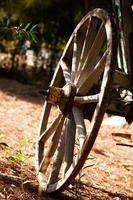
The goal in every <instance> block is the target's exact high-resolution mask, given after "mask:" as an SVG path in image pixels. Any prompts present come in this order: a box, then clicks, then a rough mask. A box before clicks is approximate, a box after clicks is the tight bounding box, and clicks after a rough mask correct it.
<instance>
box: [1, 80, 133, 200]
mask: <svg viewBox="0 0 133 200" xmlns="http://www.w3.org/2000/svg"><path fill="white" fill-rule="evenodd" d="M43 102H44V98H43V97H42V96H40V95H38V88H37V87H36V86H31V85H24V84H21V83H18V82H16V81H14V80H8V79H4V78H0V200H3V199H9V200H35V199H40V200H41V199H42V200H62V199H66V200H67V199H70V200H71V199H72V200H73V199H85V200H86V199H90V200H133V156H132V155H133V124H130V125H128V124H127V122H126V121H125V119H124V118H120V117H112V116H110V117H109V116H107V115H105V117H104V120H103V123H102V125H101V129H100V131H99V135H98V137H97V139H96V143H95V145H94V147H93V150H92V152H91V154H90V155H89V157H88V159H87V161H86V163H85V165H84V168H83V169H82V171H81V172H80V174H79V177H78V180H77V182H76V183H75V184H74V185H70V186H69V187H68V188H67V189H66V190H65V191H64V192H63V193H61V194H56V195H54V196H49V195H46V194H42V195H41V196H39V194H38V182H37V179H36V172H35V168H34V166H35V163H34V158H35V146H36V139H37V132H38V126H39V121H40V116H41V112H42V107H43ZM114 122H115V123H114Z"/></svg>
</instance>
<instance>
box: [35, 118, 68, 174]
mask: <svg viewBox="0 0 133 200" xmlns="http://www.w3.org/2000/svg"><path fill="white" fill-rule="evenodd" d="M64 119H65V117H64V116H62V118H61V120H60V122H59V124H58V127H57V129H56V132H55V134H54V136H53V138H52V140H51V143H50V145H49V147H48V150H47V153H46V155H45V157H44V158H43V160H42V162H41V164H40V169H39V171H41V172H43V173H45V172H46V170H47V167H48V165H49V164H50V160H51V158H52V156H53V154H54V152H55V150H56V148H57V145H58V141H59V138H60V135H61V132H62V127H63V123H64Z"/></svg>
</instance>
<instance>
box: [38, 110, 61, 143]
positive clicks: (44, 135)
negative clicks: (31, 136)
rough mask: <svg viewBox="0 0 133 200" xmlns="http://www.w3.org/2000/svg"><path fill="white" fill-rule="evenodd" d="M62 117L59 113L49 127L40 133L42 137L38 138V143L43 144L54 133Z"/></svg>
mask: <svg viewBox="0 0 133 200" xmlns="http://www.w3.org/2000/svg"><path fill="white" fill-rule="evenodd" d="M61 117H62V114H61V113H60V114H59V115H58V116H57V117H56V118H55V120H54V121H53V122H52V124H50V126H49V127H48V128H47V129H46V130H45V131H44V132H43V133H42V135H41V136H40V137H39V142H43V143H45V142H46V141H47V140H48V138H49V137H50V136H51V135H52V134H53V133H54V131H55V130H56V129H57V127H58V123H59V121H60V119H61Z"/></svg>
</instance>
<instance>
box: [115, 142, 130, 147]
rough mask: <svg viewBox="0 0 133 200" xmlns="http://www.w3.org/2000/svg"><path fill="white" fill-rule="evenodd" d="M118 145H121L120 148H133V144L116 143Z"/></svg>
mask: <svg viewBox="0 0 133 200" xmlns="http://www.w3.org/2000/svg"><path fill="white" fill-rule="evenodd" d="M116 145H120V146H126V147H133V145H132V144H125V143H119V142H118V143H116Z"/></svg>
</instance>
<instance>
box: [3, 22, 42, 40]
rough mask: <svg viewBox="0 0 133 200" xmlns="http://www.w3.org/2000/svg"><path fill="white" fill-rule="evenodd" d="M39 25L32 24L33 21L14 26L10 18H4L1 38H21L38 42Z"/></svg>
mask: <svg viewBox="0 0 133 200" xmlns="http://www.w3.org/2000/svg"><path fill="white" fill-rule="evenodd" d="M37 26H38V25H37V24H36V25H31V23H28V24H26V25H23V24H20V25H18V26H14V25H13V24H12V21H11V20H10V19H5V18H3V19H1V20H0V38H5V39H14V38H15V39H19V40H23V39H27V40H29V41H31V42H33V43H37V36H36V35H37V31H36V28H37Z"/></svg>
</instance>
